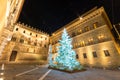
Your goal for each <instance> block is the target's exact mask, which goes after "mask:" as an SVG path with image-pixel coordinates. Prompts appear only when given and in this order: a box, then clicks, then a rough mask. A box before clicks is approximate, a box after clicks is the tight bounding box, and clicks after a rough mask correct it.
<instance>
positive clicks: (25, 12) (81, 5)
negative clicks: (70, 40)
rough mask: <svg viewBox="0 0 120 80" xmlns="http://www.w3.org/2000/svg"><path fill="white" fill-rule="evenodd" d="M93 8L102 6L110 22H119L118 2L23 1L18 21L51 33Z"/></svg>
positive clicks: (114, 0) (119, 5) (118, 0)
mask: <svg viewBox="0 0 120 80" xmlns="http://www.w3.org/2000/svg"><path fill="white" fill-rule="evenodd" d="M95 6H98V7H101V6H103V7H104V8H105V10H106V12H107V14H108V17H109V18H110V20H111V22H112V23H114V24H116V23H118V22H120V0H25V3H24V5H23V9H22V11H21V14H20V18H19V20H18V21H20V22H23V23H25V24H28V25H30V26H32V27H35V28H38V29H40V30H42V31H44V32H47V33H52V32H54V31H56V30H57V29H59V28H61V27H63V26H64V25H66V24H68V23H69V22H71V21H72V20H74V19H75V18H77V17H79V16H80V15H82V14H83V13H85V12H87V11H88V10H90V9H92V8H94V7H95Z"/></svg>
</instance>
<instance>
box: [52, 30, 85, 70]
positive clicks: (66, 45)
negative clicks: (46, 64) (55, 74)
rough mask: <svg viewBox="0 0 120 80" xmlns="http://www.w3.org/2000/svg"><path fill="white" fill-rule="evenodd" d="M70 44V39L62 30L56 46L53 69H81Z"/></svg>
mask: <svg viewBox="0 0 120 80" xmlns="http://www.w3.org/2000/svg"><path fill="white" fill-rule="evenodd" d="M71 42H72V40H71V38H70V37H69V35H68V33H67V31H66V29H64V31H63V34H62V37H61V40H59V44H60V46H58V52H57V53H58V56H57V57H56V58H55V61H54V62H55V64H54V66H53V68H56V69H60V70H65V71H74V70H81V69H83V67H82V66H81V65H80V63H79V62H78V61H77V60H76V53H75V51H74V50H72V45H71Z"/></svg>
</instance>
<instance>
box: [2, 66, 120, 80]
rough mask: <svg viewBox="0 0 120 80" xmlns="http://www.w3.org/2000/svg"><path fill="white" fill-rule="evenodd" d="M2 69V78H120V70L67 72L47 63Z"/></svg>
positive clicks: (56, 79) (14, 79)
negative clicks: (48, 66) (55, 68)
mask: <svg viewBox="0 0 120 80" xmlns="http://www.w3.org/2000/svg"><path fill="white" fill-rule="evenodd" d="M2 67H4V68H2ZM0 69H1V70H0V80H120V70H105V69H95V68H87V70H86V71H82V72H76V73H66V72H61V71H57V70H51V69H48V68H47V66H46V65H30V64H29V65H23V64H4V66H2V65H0ZM2 69H3V70H2Z"/></svg>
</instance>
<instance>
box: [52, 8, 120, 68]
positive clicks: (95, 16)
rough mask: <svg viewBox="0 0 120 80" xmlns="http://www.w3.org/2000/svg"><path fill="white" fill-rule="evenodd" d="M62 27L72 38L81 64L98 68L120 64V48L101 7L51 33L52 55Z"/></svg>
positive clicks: (113, 66) (54, 52)
mask: <svg viewBox="0 0 120 80" xmlns="http://www.w3.org/2000/svg"><path fill="white" fill-rule="evenodd" d="M64 28H66V30H67V32H68V34H69V35H70V36H71V38H72V45H73V49H74V50H75V52H76V54H77V56H76V57H77V59H78V60H79V62H80V63H81V64H82V65H84V66H89V67H98V68H115V67H118V66H120V51H119V50H120V48H119V46H118V44H117V43H116V41H115V38H114V36H113V34H112V32H111V29H112V25H111V23H110V21H109V19H108V17H107V15H106V12H105V10H104V8H103V7H101V8H99V9H96V10H94V11H90V12H87V14H86V15H84V16H82V17H80V18H77V19H75V20H74V21H72V22H71V23H69V24H67V25H65V26H63V27H62V28H61V29H59V30H57V31H56V32H54V33H53V34H52V36H51V37H50V43H51V44H52V52H53V54H54V57H55V56H56V54H57V48H56V46H58V45H59V44H58V41H59V40H60V38H61V34H62V31H63V29H64Z"/></svg>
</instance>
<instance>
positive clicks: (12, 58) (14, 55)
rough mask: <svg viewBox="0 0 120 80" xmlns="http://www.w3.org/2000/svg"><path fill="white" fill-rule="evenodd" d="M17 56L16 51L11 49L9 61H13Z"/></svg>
mask: <svg viewBox="0 0 120 80" xmlns="http://www.w3.org/2000/svg"><path fill="white" fill-rule="evenodd" d="M16 56H17V51H12V53H11V55H10V59H9V61H15V60H16Z"/></svg>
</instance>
